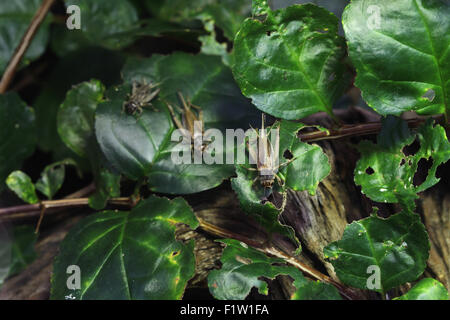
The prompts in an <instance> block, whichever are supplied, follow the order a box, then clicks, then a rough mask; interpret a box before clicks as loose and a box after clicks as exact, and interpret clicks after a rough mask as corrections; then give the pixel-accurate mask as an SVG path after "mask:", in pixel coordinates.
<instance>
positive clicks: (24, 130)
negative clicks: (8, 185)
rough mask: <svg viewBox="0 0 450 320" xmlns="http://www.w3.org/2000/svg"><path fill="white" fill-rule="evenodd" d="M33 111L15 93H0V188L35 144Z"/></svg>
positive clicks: (28, 154)
mask: <svg viewBox="0 0 450 320" xmlns="http://www.w3.org/2000/svg"><path fill="white" fill-rule="evenodd" d="M34 121H35V120H34V112H33V110H32V109H31V108H29V107H27V105H26V104H25V103H24V102H23V101H22V100H21V99H20V98H19V96H18V95H17V94H16V93H7V94H4V95H0V190H1V189H2V188H3V186H4V182H5V179H6V177H7V176H8V175H9V173H10V172H11V171H13V170H15V169H18V168H20V166H21V165H22V161H23V160H25V159H26V158H28V157H29V156H30V155H31V154H32V153H33V151H34V148H35V145H36V133H35V130H36V128H35V122H34Z"/></svg>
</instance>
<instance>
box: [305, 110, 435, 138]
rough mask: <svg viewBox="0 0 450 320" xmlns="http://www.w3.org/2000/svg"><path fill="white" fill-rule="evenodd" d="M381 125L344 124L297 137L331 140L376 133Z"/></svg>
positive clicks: (415, 123) (414, 122) (416, 124)
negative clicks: (337, 127)
mask: <svg viewBox="0 0 450 320" xmlns="http://www.w3.org/2000/svg"><path fill="white" fill-rule="evenodd" d="M435 119H436V120H441V119H442V116H440V117H435ZM425 121H426V118H418V119H411V120H407V123H408V126H409V127H410V128H411V129H414V128H417V127H419V126H420V125H421V124H423V123H424V122H425ZM381 127H382V123H381V122H368V123H362V124H354V125H344V126H342V127H341V128H339V129H335V130H333V129H330V130H328V131H322V130H316V131H313V132H308V133H300V134H299V135H298V137H299V138H300V140H302V141H304V142H314V141H320V140H333V139H341V138H346V137H354V136H363V135H370V134H377V133H378V132H380V130H381Z"/></svg>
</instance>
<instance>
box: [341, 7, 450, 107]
mask: <svg viewBox="0 0 450 320" xmlns="http://www.w3.org/2000/svg"><path fill="white" fill-rule="evenodd" d="M342 20H343V25H344V30H345V35H346V38H347V41H348V45H349V54H350V57H351V59H352V61H353V64H354V65H355V67H356V71H357V78H356V83H355V84H356V86H358V87H359V88H360V89H361V91H362V95H363V98H364V100H365V101H366V102H367V103H368V105H369V106H371V107H372V108H373V109H374V110H376V111H377V112H378V113H380V114H383V115H387V114H392V115H399V114H400V113H402V112H403V111H409V110H414V111H416V112H417V113H419V114H439V113H445V111H446V110H447V111H448V110H449V109H450V104H449V103H450V102H449V101H450V100H449V99H450V86H449V81H450V62H449V61H450V56H449V54H450V51H449V50H448V48H449V46H450V33H449V32H448V30H450V6H449V5H448V2H446V1H435V0H433V1H429V0H398V1H383V2H380V1H377V0H353V1H352V2H351V3H350V5H348V6H347V8H346V9H345V11H344V14H343V18H342ZM405 26H407V27H405ZM417 66H420V68H418V67H417ZM423 70H426V72H423Z"/></svg>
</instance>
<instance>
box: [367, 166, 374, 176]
mask: <svg viewBox="0 0 450 320" xmlns="http://www.w3.org/2000/svg"><path fill="white" fill-rule="evenodd" d="M366 173H367V174H368V175H369V176H370V175H372V174H374V173H375V171H373V169H372V168H371V167H368V168H367V169H366Z"/></svg>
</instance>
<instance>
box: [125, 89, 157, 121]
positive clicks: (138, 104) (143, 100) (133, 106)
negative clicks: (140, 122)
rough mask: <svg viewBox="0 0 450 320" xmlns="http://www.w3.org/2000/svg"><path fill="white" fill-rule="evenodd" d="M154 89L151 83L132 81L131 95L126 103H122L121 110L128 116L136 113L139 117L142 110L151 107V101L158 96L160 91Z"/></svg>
mask: <svg viewBox="0 0 450 320" xmlns="http://www.w3.org/2000/svg"><path fill="white" fill-rule="evenodd" d="M155 88H156V85H155V84H152V83H147V82H145V81H144V82H143V83H139V82H137V81H133V84H132V89H131V94H130V95H129V97H128V101H126V102H124V104H123V110H125V111H126V112H127V114H129V115H134V114H135V113H136V112H137V113H139V115H141V114H142V111H143V108H144V107H146V106H152V103H151V101H152V100H153V99H154V98H155V97H156V96H157V95H158V93H159V91H160V89H159V88H156V89H155Z"/></svg>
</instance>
